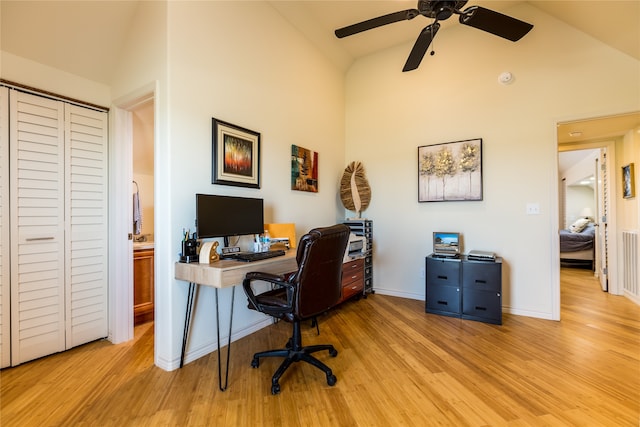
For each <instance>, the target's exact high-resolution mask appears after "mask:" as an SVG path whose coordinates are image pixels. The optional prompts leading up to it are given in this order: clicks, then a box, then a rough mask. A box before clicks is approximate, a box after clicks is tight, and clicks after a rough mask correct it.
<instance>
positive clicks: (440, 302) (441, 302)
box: [438, 301, 449, 305]
mask: <svg viewBox="0 0 640 427" xmlns="http://www.w3.org/2000/svg"><path fill="white" fill-rule="evenodd" d="M438 304H441V305H449V303H448V302H446V301H438Z"/></svg>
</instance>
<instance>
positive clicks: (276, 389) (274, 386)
mask: <svg viewBox="0 0 640 427" xmlns="http://www.w3.org/2000/svg"><path fill="white" fill-rule="evenodd" d="M324 350H327V351H328V352H329V355H330V356H331V357H336V356H337V355H338V351H337V350H336V349H335V348H334V347H333V346H332V345H331V344H320V345H311V346H307V347H302V338H301V334H300V322H299V321H295V322H293V336H292V337H291V338H289V341H288V342H287V345H286V347H285V348H283V349H277V350H267V351H261V352H259V353H256V354H254V355H253V360H252V361H251V366H252V367H254V368H257V367H259V366H260V358H262V357H284V360H283V361H282V363H281V364H280V366H279V367H278V369H277V370H276V372H275V373H274V374H273V377H272V378H271V394H278V393H280V384H279V381H280V377H282V375H283V374H284V373H285V371H286V370H287V368H289V366H291V364H292V363H294V362H307V363H309V364H311V365H313V366H315V367H316V368H318V369H320V370H321V371H323V372H324V373H325V375H326V376H327V384H328V385H330V386H333V385H335V383H336V381H337V378H336V377H335V375H333V372H332V371H331V368H330V367H328V366H327V365H325V364H324V363H322V362H321V361H319V360H318V359H316V358H315V357H313V356H312V355H311V353H316V352H318V351H324Z"/></svg>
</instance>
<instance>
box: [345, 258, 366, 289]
mask: <svg viewBox="0 0 640 427" xmlns="http://www.w3.org/2000/svg"><path fill="white" fill-rule="evenodd" d="M363 271H364V260H363V259H356V260H353V261H349V262H345V263H344V264H342V282H343V283H344V282H346V281H350V280H352V279H351V278H352V277H353V276H355V275H356V274H359V275H360V278H362V274H363Z"/></svg>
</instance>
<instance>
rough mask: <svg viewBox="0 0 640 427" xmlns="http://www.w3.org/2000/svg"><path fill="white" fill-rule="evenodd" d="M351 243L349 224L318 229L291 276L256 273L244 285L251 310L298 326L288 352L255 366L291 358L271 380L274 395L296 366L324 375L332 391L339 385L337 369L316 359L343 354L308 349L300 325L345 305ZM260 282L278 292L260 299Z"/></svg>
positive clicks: (301, 247) (303, 244) (304, 243)
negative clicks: (345, 268)
mask: <svg viewBox="0 0 640 427" xmlns="http://www.w3.org/2000/svg"><path fill="white" fill-rule="evenodd" d="M348 240H349V227H347V226H346V225H344V224H337V225H333V226H331V227H323V228H315V229H313V230H311V231H309V233H307V234H305V235H304V236H302V238H301V239H300V243H299V244H298V252H297V255H296V259H297V262H298V270H297V271H295V272H293V273H289V274H286V275H274V274H269V273H262V272H251V273H247V275H246V276H245V279H244V281H243V282H242V286H243V287H244V290H245V292H246V294H247V297H248V300H249V308H251V309H253V310H257V311H260V312H262V313H265V314H268V315H270V316H273V317H277V318H279V319H282V320H286V321H288V322H291V323H292V324H293V333H292V335H291V338H289V341H288V342H287V344H286V346H285V348H283V349H277V350H269V351H263V352H260V353H256V354H254V356H253V360H252V362H251V366H253V367H254V368H257V367H258V366H259V364H260V358H262V357H284V358H285V359H284V361H283V362H282V364H281V365H280V367H279V368H278V370H277V371H276V372H275V373H274V374H273V378H272V379H271V393H272V394H278V393H279V392H280V384H279V383H278V381H279V380H280V377H281V376H282V374H284V372H285V371H286V370H287V368H288V367H289V366H290V365H291V364H292V363H293V362H300V361H304V362H307V363H310V364H312V365H313V366H315V367H316V368H318V369H320V370H322V371H324V373H325V374H326V376H327V384H329V385H330V386H332V385H334V384H335V383H336V377H335V375H333V372H332V371H331V368H329V367H328V366H327V365H325V364H324V363H322V362H321V361H319V360H318V359H316V358H315V357H313V356H312V355H311V353H315V352H317V351H322V350H328V351H329V354H330V355H331V356H333V357H335V356H337V355H338V351H337V350H336V349H335V348H334V347H333V346H332V345H329V344H326V345H312V346H308V347H303V346H302V337H301V334H300V322H301V321H303V320H306V319H311V318H314V317H315V316H317V315H318V314H320V313H323V312H325V311H327V310H328V309H330V308H331V307H333V306H334V305H335V304H336V303H337V302H338V300H339V299H340V295H341V292H342V283H341V282H342V261H343V257H344V251H345V249H346V247H347V243H348ZM257 280H260V281H266V282H269V283H271V284H273V285H275V287H274V289H272V290H269V291H266V292H263V293H261V294H258V295H255V294H254V291H253V288H252V282H253V281H257Z"/></svg>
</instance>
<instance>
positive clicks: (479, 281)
mask: <svg viewBox="0 0 640 427" xmlns="http://www.w3.org/2000/svg"><path fill="white" fill-rule="evenodd" d="M476 283H485V284H486V283H487V281H486V280H478V279H476Z"/></svg>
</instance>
